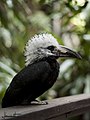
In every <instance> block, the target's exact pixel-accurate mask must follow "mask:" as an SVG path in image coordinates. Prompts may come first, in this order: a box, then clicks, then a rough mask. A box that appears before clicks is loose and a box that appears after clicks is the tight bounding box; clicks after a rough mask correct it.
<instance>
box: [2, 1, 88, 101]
mask: <svg viewBox="0 0 90 120" xmlns="http://www.w3.org/2000/svg"><path fill="white" fill-rule="evenodd" d="M89 12H90V2H89V1H87V0H81V1H79V0H68V1H66V0H63V1H61V0H56V1H55V0H50V1H49V0H2V1H0V18H1V19H0V101H1V99H2V97H3V95H4V92H5V89H6V87H7V86H8V85H9V83H10V81H11V80H12V78H13V76H14V75H15V74H16V72H18V71H19V70H20V69H22V67H24V57H23V51H24V46H25V43H26V41H27V40H28V39H29V38H30V37H31V36H33V35H34V34H37V33H40V32H48V33H51V34H53V35H54V36H55V37H56V38H57V40H58V42H59V43H61V44H65V45H67V46H69V47H72V48H73V49H76V50H77V51H80V53H81V54H82V57H83V59H82V61H80V60H76V59H73V60H70V59H68V60H62V61H60V63H61V68H60V71H61V73H60V75H59V77H58V80H57V82H56V84H55V85H54V86H53V88H52V89H50V90H49V91H48V92H46V93H45V94H44V95H43V96H41V97H40V98H39V99H47V98H48V99H52V98H55V97H60V96H66V95H73V94H79V93H90V88H89V87H90V80H89V79H90V35H89V34H90V15H89Z"/></svg>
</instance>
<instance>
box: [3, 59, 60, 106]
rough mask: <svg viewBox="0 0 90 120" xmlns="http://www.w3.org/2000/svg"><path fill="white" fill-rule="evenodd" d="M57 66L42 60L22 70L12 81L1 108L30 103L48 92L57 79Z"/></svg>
mask: <svg viewBox="0 0 90 120" xmlns="http://www.w3.org/2000/svg"><path fill="white" fill-rule="evenodd" d="M58 72H59V64H58V62H57V61H56V60H51V61H50V60H49V61H48V60H47V61H46V60H44V61H39V62H37V63H34V64H32V65H29V66H27V67H25V68H24V69H22V70H21V71H20V72H19V73H18V74H17V75H16V76H15V77H14V78H13V80H12V82H11V84H10V86H9V87H8V89H7V91H6V93H5V96H4V98H3V101H2V107H9V106H16V105H20V104H23V102H27V103H30V102H31V101H33V100H35V99H36V98H37V97H38V96H40V95H41V94H43V93H44V92H45V91H46V90H48V89H49V88H50V87H52V85H53V84H54V82H55V81H56V79H57V76H58Z"/></svg>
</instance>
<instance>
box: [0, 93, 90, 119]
mask: <svg viewBox="0 0 90 120" xmlns="http://www.w3.org/2000/svg"><path fill="white" fill-rule="evenodd" d="M86 112H90V94H81V95H74V96H69V97H62V98H57V99H53V100H48V104H47V105H28V106H15V107H9V108H2V109H0V120H60V119H62V120H66V119H67V118H70V117H73V116H78V115H80V114H83V113H86Z"/></svg>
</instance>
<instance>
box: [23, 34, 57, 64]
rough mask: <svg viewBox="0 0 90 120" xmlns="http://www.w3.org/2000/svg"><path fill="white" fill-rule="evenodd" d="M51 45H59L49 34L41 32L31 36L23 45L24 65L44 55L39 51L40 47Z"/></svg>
mask: <svg viewBox="0 0 90 120" xmlns="http://www.w3.org/2000/svg"><path fill="white" fill-rule="evenodd" d="M51 45H54V46H58V45H59V44H58V42H57V40H56V39H55V38H54V37H53V36H52V35H51V34H48V33H43V34H38V35H35V36H34V37H32V38H31V39H30V40H29V41H28V42H27V44H26V46H25V52H24V56H25V57H26V59H25V62H26V64H25V65H26V66H27V65H29V64H32V63H33V62H34V61H36V60H37V59H38V60H39V59H42V58H43V57H44V56H43V54H41V53H39V50H40V48H47V47H48V46H51Z"/></svg>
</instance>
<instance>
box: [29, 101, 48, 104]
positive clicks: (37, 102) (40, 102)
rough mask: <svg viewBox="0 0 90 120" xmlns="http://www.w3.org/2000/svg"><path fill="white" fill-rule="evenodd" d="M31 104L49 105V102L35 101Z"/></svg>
mask: <svg viewBox="0 0 90 120" xmlns="http://www.w3.org/2000/svg"><path fill="white" fill-rule="evenodd" d="M31 104H34V105H47V104H48V102H47V101H38V100H34V101H32V102H31Z"/></svg>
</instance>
